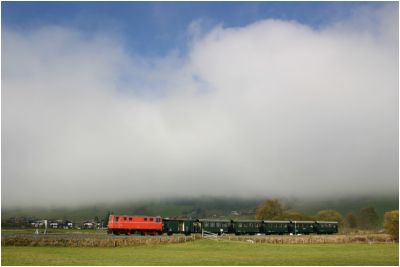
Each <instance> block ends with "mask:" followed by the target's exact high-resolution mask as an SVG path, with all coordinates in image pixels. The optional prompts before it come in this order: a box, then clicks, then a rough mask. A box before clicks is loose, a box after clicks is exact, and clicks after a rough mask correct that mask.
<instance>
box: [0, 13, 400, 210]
mask: <svg viewBox="0 0 400 267" xmlns="http://www.w3.org/2000/svg"><path fill="white" fill-rule="evenodd" d="M389 7H390V6H389V5H387V6H384V7H383V8H380V9H373V10H370V9H368V10H361V11H357V12H355V14H354V16H353V17H352V18H351V19H348V20H346V21H340V22H337V23H335V24H333V25H330V26H327V27H324V28H322V29H318V30H315V29H312V28H310V27H308V26H305V25H301V24H299V23H296V22H290V21H282V20H264V21H259V22H257V23H254V24H251V25H248V26H245V27H239V28H227V27H222V26H216V27H214V28H213V29H212V30H211V31H209V32H208V33H207V34H204V33H202V34H201V35H196V36H195V37H196V38H194V39H192V40H191V41H190V49H189V52H188V54H187V55H184V56H179V53H175V52H171V53H170V54H168V55H167V56H166V57H163V58H145V57H141V56H140V55H132V54H131V53H128V51H127V49H126V47H124V46H123V45H122V44H121V43H120V42H119V41H118V38H113V37H110V36H108V35H107V34H103V35H95V36H91V37H87V36H85V34H84V33H82V32H79V31H78V30H75V29H67V28H62V27H43V28H40V29H37V30H35V31H31V32H29V33H21V32H18V31H14V30H11V29H7V28H6V29H3V41H2V42H3V43H2V56H3V62H2V130H3V132H2V201H3V206H13V205H31V204H34V205H44V204H48V203H52V204H65V203H69V204H82V203H93V202H98V201H119V200H125V199H139V198H152V197H163V196H190V195H204V194H210V195H227V196H228V195H238V196H254V195H260V196H261V195H263V196H265V195H275V196H289V195H296V196H304V195H313V196H321V195H337V194H339V195H359V194H366V193H382V192H392V193H393V192H397V193H398V191H397V190H398V82H399V77H398V73H399V68H398V13H397V10H393V9H391V8H389ZM360 21H362V22H363V23H360ZM199 23H201V22H195V24H192V27H191V28H190V29H189V30H190V31H193V25H195V26H196V29H200V28H199V27H200V26H199V25H198V24H199ZM363 25H364V26H363ZM196 32H197V30H196ZM392 44H397V45H392Z"/></svg>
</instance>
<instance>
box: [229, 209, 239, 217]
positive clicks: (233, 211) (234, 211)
mask: <svg viewBox="0 0 400 267" xmlns="http://www.w3.org/2000/svg"><path fill="white" fill-rule="evenodd" d="M231 215H235V216H237V215H240V213H239V212H237V211H236V210H232V211H231Z"/></svg>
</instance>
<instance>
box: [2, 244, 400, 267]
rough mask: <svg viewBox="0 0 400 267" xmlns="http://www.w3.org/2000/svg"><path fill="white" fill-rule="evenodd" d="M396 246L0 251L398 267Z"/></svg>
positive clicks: (26, 258) (16, 255)
mask: <svg viewBox="0 0 400 267" xmlns="http://www.w3.org/2000/svg"><path fill="white" fill-rule="evenodd" d="M398 248H399V247H398V244H265V243H261V244H259V243H249V242H240V241H229V240H223V241H219V242H216V241H213V240H200V241H196V242H189V243H181V244H164V245H147V246H135V247H117V248H70V247H9V246H6V247H2V262H1V263H2V265H398V263H399V261H398V257H399V254H398Z"/></svg>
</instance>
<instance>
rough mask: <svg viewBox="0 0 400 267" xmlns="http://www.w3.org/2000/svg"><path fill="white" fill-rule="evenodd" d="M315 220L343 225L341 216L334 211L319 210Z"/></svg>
mask: <svg viewBox="0 0 400 267" xmlns="http://www.w3.org/2000/svg"><path fill="white" fill-rule="evenodd" d="M316 219H317V220H318V221H335V222H338V223H340V224H341V223H343V217H342V215H341V214H340V213H339V212H337V211H336V210H321V211H319V212H318V213H317V215H316Z"/></svg>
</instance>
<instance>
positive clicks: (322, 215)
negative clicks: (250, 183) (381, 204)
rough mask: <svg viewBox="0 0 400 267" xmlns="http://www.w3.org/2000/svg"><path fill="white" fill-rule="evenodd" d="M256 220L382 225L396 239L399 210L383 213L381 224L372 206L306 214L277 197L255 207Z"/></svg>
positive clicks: (359, 226)
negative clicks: (347, 210)
mask: <svg viewBox="0 0 400 267" xmlns="http://www.w3.org/2000/svg"><path fill="white" fill-rule="evenodd" d="M256 219H258V220H297V221H337V222H338V223H339V225H340V226H341V227H345V228H350V229H363V230H378V229H381V228H382V227H384V229H385V231H386V232H388V233H389V234H391V235H393V236H394V238H395V239H396V240H398V236H399V234H398V227H399V211H398V210H397V211H389V212H386V213H385V217H384V220H385V222H384V225H381V223H380V220H379V215H378V214H377V212H376V211H375V209H374V207H366V208H362V209H360V210H359V211H358V212H356V213H353V212H350V213H348V214H347V215H346V217H343V216H342V214H340V213H339V212H338V211H336V210H332V209H329V210H321V211H319V212H318V213H317V214H314V215H308V214H304V213H301V212H299V211H291V210H289V209H288V208H287V207H286V206H285V205H284V204H283V203H282V202H280V201H279V200H278V199H268V200H266V201H264V202H263V203H261V204H260V205H259V206H258V207H257V208H256Z"/></svg>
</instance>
